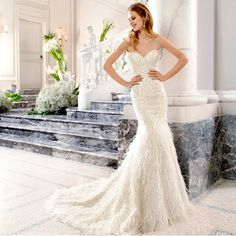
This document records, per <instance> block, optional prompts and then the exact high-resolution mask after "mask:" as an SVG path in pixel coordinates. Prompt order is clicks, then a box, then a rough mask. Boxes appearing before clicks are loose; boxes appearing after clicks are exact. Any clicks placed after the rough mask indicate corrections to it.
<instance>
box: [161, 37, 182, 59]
mask: <svg viewBox="0 0 236 236" xmlns="http://www.w3.org/2000/svg"><path fill="white" fill-rule="evenodd" d="M156 40H157V41H158V43H159V44H160V45H161V47H162V48H165V49H167V50H168V51H169V52H170V53H172V54H173V55H174V56H176V57H177V58H186V56H185V55H184V53H183V52H182V51H181V50H180V49H179V48H178V47H176V46H175V45H174V44H173V43H172V42H171V41H170V40H168V39H167V38H166V37H164V36H162V35H159V36H158V37H157V38H156Z"/></svg>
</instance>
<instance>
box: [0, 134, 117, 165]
mask: <svg viewBox="0 0 236 236" xmlns="http://www.w3.org/2000/svg"><path fill="white" fill-rule="evenodd" d="M0 146H4V147H9V148H15V149H21V150H27V151H32V152H36V153H41V154H45V155H50V156H55V157H59V158H64V159H70V160H74V161H80V162H84V163H89V164H93V165H99V166H104V167H111V168H115V169H116V168H117V166H118V155H117V153H116V152H108V151H99V150H97V151H91V150H90V149H88V148H86V147H84V148H83V147H79V146H77V145H70V144H60V145H58V144H57V143H55V142H53V141H47V142H45V141H43V140H38V139H32V138H30V137H25V136H20V135H16V134H3V133H0Z"/></svg>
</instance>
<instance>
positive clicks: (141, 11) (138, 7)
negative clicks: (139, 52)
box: [128, 3, 158, 49]
mask: <svg viewBox="0 0 236 236" xmlns="http://www.w3.org/2000/svg"><path fill="white" fill-rule="evenodd" d="M128 11H135V12H136V13H137V14H138V15H139V16H141V17H142V18H143V19H144V25H143V27H144V28H143V29H144V30H145V31H146V33H147V34H148V35H150V36H151V37H156V36H158V34H156V33H155V32H154V31H153V18H152V14H151V12H150V11H149V9H148V8H147V7H146V6H145V5H144V4H142V3H133V4H131V5H130V6H129V7H128ZM138 34H139V32H138V31H133V30H131V31H130V32H129V35H128V42H129V44H130V45H131V46H132V47H133V48H134V49H136V47H137V44H138V40H139V37H138Z"/></svg>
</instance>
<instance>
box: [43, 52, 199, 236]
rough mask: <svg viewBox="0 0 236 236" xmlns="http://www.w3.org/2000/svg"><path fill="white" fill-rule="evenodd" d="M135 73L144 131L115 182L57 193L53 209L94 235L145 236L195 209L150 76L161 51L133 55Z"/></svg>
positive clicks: (162, 100)
mask: <svg viewBox="0 0 236 236" xmlns="http://www.w3.org/2000/svg"><path fill="white" fill-rule="evenodd" d="M128 59H129V64H130V66H131V69H132V74H133V75H137V74H141V75H142V77H143V80H142V81H141V82H140V83H139V85H134V86H133V87H132V88H131V98H132V102H133V107H134V110H135V112H136V115H137V119H138V130H137V133H136V136H135V138H134V139H133V141H132V143H131V144H130V146H129V149H128V151H127V152H126V154H125V159H124V160H123V162H122V164H121V166H120V167H119V168H118V169H117V170H116V171H114V172H113V173H112V174H111V176H110V177H109V178H102V179H98V180H95V181H92V182H90V183H87V184H84V185H82V186H75V187H72V188H69V189H61V190H57V191H56V192H55V194H54V195H52V196H51V197H50V199H49V200H48V202H47V208H48V210H49V211H50V212H51V213H52V214H53V215H54V216H55V217H56V218H58V219H59V220H60V221H61V222H64V223H67V224H68V225H71V226H73V227H75V228H77V229H78V230H79V232H80V233H83V234H88V233H93V234H99V235H104V234H142V233H148V232H155V231H158V230H161V229H164V228H166V227H167V226H168V225H170V224H173V223H175V222H177V221H180V220H181V221H185V220H187V219H188V217H189V215H190V214H191V213H192V212H193V209H194V208H195V206H194V205H193V204H192V203H191V202H190V201H189V199H188V194H187V192H186V191H187V189H186V187H185V183H184V180H183V177H182V175H181V172H180V167H179V164H178V161H177V154H176V150H175V146H174V143H173V135H172V132H171V129H170V127H169V125H168V123H167V106H168V105H167V96H166V92H165V88H164V84H163V82H162V81H159V80H152V79H151V78H150V77H148V75H147V73H148V71H149V69H150V68H153V67H155V66H157V63H158V61H159V51H158V50H151V51H150V52H149V53H148V54H147V55H145V56H142V55H141V54H139V53H138V52H128Z"/></svg>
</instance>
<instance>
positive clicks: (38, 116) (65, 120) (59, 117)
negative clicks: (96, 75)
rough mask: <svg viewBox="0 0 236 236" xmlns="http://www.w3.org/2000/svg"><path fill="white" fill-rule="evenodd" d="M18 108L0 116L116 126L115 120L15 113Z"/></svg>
mask: <svg viewBox="0 0 236 236" xmlns="http://www.w3.org/2000/svg"><path fill="white" fill-rule="evenodd" d="M18 110H21V109H15V112H13V113H11V112H8V113H4V114H0V118H1V117H9V118H11V117H12V118H25V119H32V120H45V121H55V122H64V123H67V122H68V123H77V124H91V125H104V126H118V124H117V123H116V122H100V121H85V120H73V119H68V118H67V116H66V115H47V116H43V115H28V114H22V112H21V111H19V113H18V114H17V112H18Z"/></svg>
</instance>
